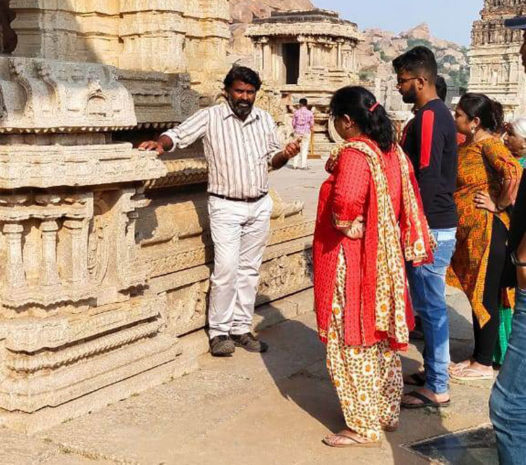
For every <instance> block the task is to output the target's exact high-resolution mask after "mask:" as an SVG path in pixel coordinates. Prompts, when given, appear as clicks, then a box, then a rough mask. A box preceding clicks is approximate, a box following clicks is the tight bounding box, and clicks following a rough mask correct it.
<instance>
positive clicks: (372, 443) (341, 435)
mask: <svg viewBox="0 0 526 465" xmlns="http://www.w3.org/2000/svg"><path fill="white" fill-rule="evenodd" d="M331 438H345V439H349V440H350V441H351V442H344V443H341V444H337V443H334V442H332V441H331ZM322 442H323V443H324V444H325V445H327V446H329V447H340V448H343V447H367V448H371V447H380V446H381V444H382V441H366V442H360V441H359V440H358V439H356V438H355V437H353V436H351V435H350V434H346V433H345V431H340V432H339V433H338V434H333V435H332V436H327V437H326V438H323V439H322Z"/></svg>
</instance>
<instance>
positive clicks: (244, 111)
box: [228, 95, 254, 119]
mask: <svg viewBox="0 0 526 465" xmlns="http://www.w3.org/2000/svg"><path fill="white" fill-rule="evenodd" d="M228 104H229V105H230V108H232V111H233V112H234V114H235V115H236V116H237V117H238V118H241V119H244V118H246V117H247V116H248V115H250V112H251V111H252V107H253V106H254V104H253V103H252V102H248V101H246V100H237V101H236V100H234V99H233V98H232V97H231V96H230V95H229V96H228Z"/></svg>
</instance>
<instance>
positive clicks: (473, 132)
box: [471, 126, 477, 134]
mask: <svg viewBox="0 0 526 465" xmlns="http://www.w3.org/2000/svg"><path fill="white" fill-rule="evenodd" d="M476 132H477V128H476V127H475V126H471V134H475V133H476Z"/></svg>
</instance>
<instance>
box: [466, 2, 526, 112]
mask: <svg viewBox="0 0 526 465" xmlns="http://www.w3.org/2000/svg"><path fill="white" fill-rule="evenodd" d="M523 14H526V0H485V2H484V9H483V10H482V11H481V19H480V20H478V21H475V23H474V24H473V31H472V43H471V50H470V52H469V57H470V67H471V72H470V79H469V91H471V92H482V93H484V94H487V95H488V96H489V97H491V98H494V99H496V100H498V101H499V102H501V103H502V104H503V106H504V109H505V112H506V116H507V118H508V119H511V118H513V117H517V116H520V115H524V114H526V81H525V77H524V73H523V72H522V65H521V62H520V55H519V49H520V47H521V44H522V32H521V31H519V30H516V31H515V30H511V29H508V28H506V27H504V20H505V19H507V18H512V17H514V16H516V15H523Z"/></svg>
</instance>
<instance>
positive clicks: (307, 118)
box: [292, 98, 314, 169]
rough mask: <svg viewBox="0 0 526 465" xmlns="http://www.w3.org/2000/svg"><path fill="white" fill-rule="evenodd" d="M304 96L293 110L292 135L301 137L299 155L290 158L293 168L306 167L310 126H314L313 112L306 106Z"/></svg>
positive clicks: (310, 134)
mask: <svg viewBox="0 0 526 465" xmlns="http://www.w3.org/2000/svg"><path fill="white" fill-rule="evenodd" d="M307 105H308V101H307V99H306V98H302V99H300V107H299V108H298V109H297V110H296V111H295V112H294V116H293V118H292V127H293V128H294V135H295V136H296V137H297V138H298V139H301V151H300V156H299V157H295V158H294V159H293V160H292V167H293V168H295V169H296V168H301V169H307V156H308V154H309V148H310V139H311V137H312V128H313V127H314V114H313V113H312V111H311V110H309V108H308V106H307ZM298 164H299V166H298Z"/></svg>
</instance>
